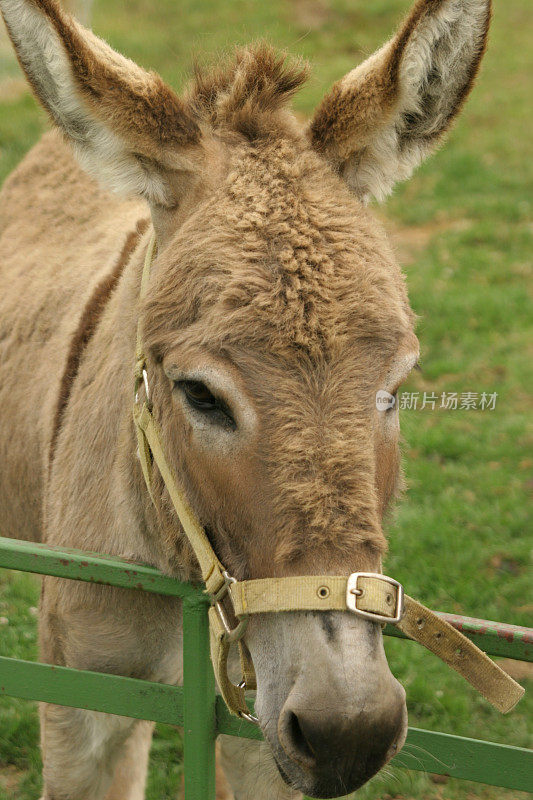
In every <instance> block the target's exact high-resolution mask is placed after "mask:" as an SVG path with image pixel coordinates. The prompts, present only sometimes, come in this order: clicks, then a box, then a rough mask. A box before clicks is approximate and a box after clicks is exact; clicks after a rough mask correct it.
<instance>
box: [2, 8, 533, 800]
mask: <svg viewBox="0 0 533 800" xmlns="http://www.w3.org/2000/svg"><path fill="white" fill-rule="evenodd" d="M408 5H409V3H408V2H407V0H330V1H329V2H327V0H323V2H320V0H311V2H305V0H298V1H297V2H296V1H295V2H288V0H270V2H268V3H259V2H252V0H231V2H226V3H224V4H222V3H220V2H215V0H181V2H179V3H177V2H175V0H172V2H171V0H159V1H158V2H157V3H156V4H154V3H153V2H149V1H148V0H134V1H133V0H130V1H129V2H128V3H126V2H125V1H124V0H122V1H120V0H108V2H106V3H104V2H103V0H100V2H97V4H96V10H95V19H94V27H95V29H96V30H97V31H98V32H99V33H101V34H103V35H104V36H105V37H106V38H107V39H108V40H109V41H110V42H111V43H112V44H113V45H114V46H115V47H117V48H119V49H121V50H123V51H124V52H126V53H127V54H128V55H129V56H130V57H132V58H134V59H136V60H138V61H140V62H141V63H142V64H143V65H144V66H147V67H153V68H156V69H158V70H159V71H160V72H161V73H162V74H163V76H164V77H165V78H166V79H167V80H169V81H170V82H171V83H172V84H173V85H174V86H176V87H177V88H179V87H180V86H182V85H183V83H184V81H185V80H186V77H187V74H188V70H189V67H190V65H191V63H192V61H193V59H194V57H195V56H196V55H200V56H203V55H204V54H208V55H209V54H213V53H215V52H216V51H218V50H221V49H227V48H229V47H230V46H231V45H232V44H233V43H235V42H246V41H249V40H250V39H253V38H257V37H259V36H267V37H268V38H269V39H271V40H272V41H273V42H274V43H276V44H278V45H280V46H282V47H287V48H288V49H289V50H290V51H291V52H292V53H295V54H301V55H303V56H305V57H307V58H309V59H310V60H311V62H312V64H313V68H314V71H313V76H312V78H311V80H310V82H309V84H308V86H307V87H306V88H305V90H304V91H303V92H302V94H301V95H300V96H299V97H298V99H297V102H296V105H297V108H298V110H299V111H301V112H303V113H309V112H310V111H311V110H312V109H313V107H314V106H315V105H316V103H317V102H318V101H319V99H320V97H321V95H322V93H323V91H324V90H325V88H326V87H327V86H328V85H329V84H330V83H331V81H333V80H334V79H336V78H337V77H339V76H340V75H342V74H343V73H344V72H346V71H348V70H349V69H351V68H352V67H353V65H354V64H355V63H356V62H357V61H359V60H360V59H361V58H362V57H363V56H364V55H365V54H367V53H370V52H372V50H374V49H375V48H376V47H377V46H379V45H380V44H381V42H382V41H383V40H384V39H385V38H386V37H387V36H388V35H389V34H390V32H391V31H392V30H393V28H394V26H395V24H396V23H397V21H398V19H399V16H400V15H401V13H402V12H403V11H404V10H405V9H406V8H407V7H408ZM529 21H530V3H529V0H507V2H505V3H503V2H500V3H496V9H495V14H494V22H493V30H492V37H491V44H490V48H489V52H488V54H487V56H486V59H485V64H484V68H483V71H482V75H481V77H480V79H479V81H478V83H477V86H476V89H475V91H474V93H473V95H472V98H471V99H470V101H469V103H468V104H467V107H466V109H465V111H464V113H463V115H462V117H461V120H460V122H459V123H458V125H457V126H456V128H455V129H454V131H453V133H452V135H451V136H450V138H449V141H448V143H447V144H446V146H445V147H444V148H443V149H442V150H441V151H440V152H439V153H438V154H437V155H436V156H434V157H433V159H431V160H430V161H429V162H427V164H426V165H424V167H423V168H422V169H421V170H419V171H418V173H417V174H416V176H415V177H414V179H413V180H411V181H410V182H409V183H407V184H405V185H403V186H401V187H399V188H398V189H397V191H396V193H395V194H394V196H393V197H392V198H391V199H390V201H389V202H388V203H387V204H385V206H384V207H382V209H380V211H379V213H380V215H381V214H383V216H384V217H385V218H386V219H387V220H388V221H389V222H388V224H389V226H390V228H391V231H392V233H393V235H395V236H397V239H398V247H399V250H400V252H401V254H402V255H403V256H404V261H405V264H406V273H407V278H408V284H409V291H410V297H411V302H412V305H413V308H414V309H415V311H416V312H417V313H418V314H419V316H420V323H419V331H418V332H419V338H420V340H421V344H422V366H423V372H422V373H420V374H419V373H417V374H416V375H415V376H414V377H413V378H412V379H411V382H410V384H409V386H407V387H405V390H406V391H411V390H413V391H415V390H416V391H420V392H424V391H428V392H431V391H434V392H436V393H437V394H438V395H440V393H441V392H443V391H446V392H450V391H458V392H464V391H477V392H482V391H487V392H497V393H498V399H497V404H496V408H495V410H494V411H483V412H481V411H444V410H435V411H404V412H402V427H403V434H404V439H405V471H406V476H407V481H408V485H409V491H408V493H407V495H406V497H405V499H404V501H403V503H402V504H401V505H400V507H399V509H398V512H397V514H396V516H395V518H394V520H392V521H391V524H390V555H389V557H388V560H387V564H386V571H387V572H388V573H389V574H392V575H394V576H395V577H397V578H398V579H399V580H401V581H403V582H404V584H405V585H406V587H407V590H408V592H409V593H410V594H412V595H414V596H415V597H419V598H420V599H422V600H423V601H424V602H426V603H427V604H429V605H431V606H432V607H434V608H439V609H442V610H447V611H451V612H456V613H464V614H467V615H469V616H478V617H485V618H489V619H491V618H492V619H497V620H505V621H507V622H513V623H516V624H524V625H527V624H529V625H531V610H532V604H531V603H532V600H531V595H530V594H529V595H528V572H527V570H528V567H529V563H528V558H529V550H530V547H531V536H530V530H531V528H530V524H531V523H530V519H529V518H528V508H529V506H528V490H529V489H530V488H531V468H532V466H533V460H532V457H531V438H532V437H531V433H532V431H531V425H530V418H531V417H530V414H531V401H530V398H531V395H532V390H533V386H532V378H531V369H530V364H531V355H532V353H531V349H528V348H530V342H531V313H530V310H529V308H528V297H527V288H528V281H529V286H531V277H530V254H531V243H532V242H531V238H532V237H531V226H530V224H529V223H528V220H530V219H531V210H532V209H531V186H532V178H533V166H532V165H533V152H532V150H533V144H532V140H531V136H530V135H529V132H528V131H529V128H530V127H531V125H530V124H529V125H528V124H527V122H528V119H527V117H526V109H527V108H528V98H529V96H530V91H531V79H530V75H531V74H532V71H533V48H532V47H531V36H530V34H529V30H530V29H529V28H528V23H529ZM0 47H1V45H0ZM16 75H17V67H16V65H14V63H13V60H12V59H11V58H10V57H9V55H8V53H7V51H6V49H5V48H3V49H0V178H3V177H5V175H7V174H8V173H9V171H10V170H11V169H12V168H13V167H14V166H15V164H16V163H17V162H18V161H19V160H20V158H21V157H22V155H23V154H24V153H25V152H26V151H27V149H28V148H29V147H30V146H31V144H32V143H33V142H35V141H36V139H37V138H38V136H39V134H40V132H41V131H42V130H43V129H44V128H45V125H46V122H45V117H44V114H43V113H42V112H41V111H39V110H38V108H37V106H36V104H35V102H34V101H33V100H32V98H31V97H30V96H29V94H27V93H23V94H20V93H16V92H12V91H7V90H6V83H5V81H6V78H10V79H12V78H13V76H16ZM528 90H529V91H528ZM421 245H423V246H421ZM528 311H529V313H528ZM37 597H38V584H37V582H36V581H35V580H34V579H33V578H31V577H30V576H24V575H16V574H9V575H8V574H5V573H4V574H2V576H1V577H0V617H3V618H5V619H7V620H8V624H3V625H0V654H2V655H11V656H18V657H23V658H35V657H36V656H37V645H36V620H35V616H34V613H32V612H31V608H34V607H35V606H36V605H37ZM386 646H387V650H388V654H389V658H390V662H391V666H392V668H393V671H394V672H395V674H397V675H398V677H399V678H400V679H401V681H402V683H403V684H404V686H405V687H406V689H407V694H408V701H409V711H410V721H411V724H412V725H416V726H418V727H427V728H433V729H435V730H443V731H447V732H451V733H457V734H462V735H467V736H473V737H480V738H490V739H493V740H497V741H502V742H505V743H508V744H516V745H521V746H527V745H528V744H530V741H528V734H527V730H526V719H527V715H528V713H529V716H530V718H531V711H532V701H531V692H529V693H528V694H526V698H525V700H523V701H522V703H521V704H520V706H519V707H518V708H517V710H516V711H514V712H513V713H512V715H511V716H508V717H502V716H500V715H499V714H498V713H497V712H495V711H493V710H492V709H491V708H490V707H489V705H488V704H487V703H486V702H485V701H483V700H482V699H481V698H480V697H479V696H478V695H477V694H476V693H475V692H474V691H473V690H471V689H470V687H469V686H467V685H466V684H465V683H464V682H463V681H462V680H461V679H460V678H459V677H457V676H456V675H455V674H454V673H452V672H451V671H450V670H448V669H446V668H445V667H444V666H443V665H442V664H441V663H440V662H439V661H438V660H437V659H436V658H434V657H432V656H430V655H428V654H426V653H425V652H423V651H422V650H421V649H420V648H418V647H417V646H415V645H412V644H409V643H405V642H400V641H396V640H390V641H388V642H387V645H386ZM530 688H531V685H530ZM400 758H401V757H400ZM180 759H181V742H180V738H179V734H178V733H177V732H176V731H174V730H173V729H171V728H168V727H164V726H159V727H158V729H157V733H156V737H155V739H154V746H153V750H152V758H151V769H150V779H149V789H148V794H147V797H148V798H149V800H164V798H169V799H170V798H175V797H177V795H178V793H179V787H180V781H181V760H180ZM39 768H40V767H39V753H38V721H37V712H36V708H35V705H34V704H31V703H25V702H20V701H16V700H2V701H1V704H0V800H8V798H9V800H13V798H14V800H30V799H31V800H35V798H37V797H38V796H39V787H40V777H39ZM3 786H4V787H5V788H2V787H3ZM518 795H519V793H516V792H505V791H503V790H500V789H490V788H488V787H483V786H480V785H476V784H468V783H464V782H462V783H461V782H458V781H452V780H450V781H448V782H447V783H446V784H435V783H433V781H432V780H431V777H430V776H427V775H425V774H423V773H415V772H405V771H403V770H401V769H399V768H394V769H392V775H388V776H387V775H386V776H384V777H381V776H378V777H377V778H375V779H374V780H373V781H371V783H370V784H369V785H368V786H367V787H366V788H364V789H363V790H362V791H361V792H360V793H359V794H358V797H361V798H364V800H377V798H381V799H382V800H384V798H407V797H409V798H417V800H422V798H424V799H426V798H427V800H455V799H457V800H459V799H461V800H470V798H486V799H487V800H503V798H506V799H508V800H511V798H513V800H514V799H515V798H517V797H518ZM524 797H526V795H524Z"/></svg>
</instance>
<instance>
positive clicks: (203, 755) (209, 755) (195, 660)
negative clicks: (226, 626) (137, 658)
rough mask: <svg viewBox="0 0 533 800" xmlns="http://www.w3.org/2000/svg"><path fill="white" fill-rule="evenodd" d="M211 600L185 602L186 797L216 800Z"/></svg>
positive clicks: (184, 711)
mask: <svg viewBox="0 0 533 800" xmlns="http://www.w3.org/2000/svg"><path fill="white" fill-rule="evenodd" d="M207 605H208V603H207V599H204V598H202V597H190V598H187V599H185V600H184V601H183V688H184V692H183V730H184V738H183V750H184V773H185V777H184V785H185V800H215V739H216V729H215V725H216V723H215V699H216V697H215V677H214V674H213V668H212V666H211V659H210V656H209V624H208V620H207Z"/></svg>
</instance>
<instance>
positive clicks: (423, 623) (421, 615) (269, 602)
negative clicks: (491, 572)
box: [133, 237, 524, 722]
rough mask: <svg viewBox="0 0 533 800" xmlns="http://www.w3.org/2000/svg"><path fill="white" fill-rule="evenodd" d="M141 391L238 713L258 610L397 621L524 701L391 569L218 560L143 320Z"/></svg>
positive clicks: (137, 411) (147, 464)
mask: <svg viewBox="0 0 533 800" xmlns="http://www.w3.org/2000/svg"><path fill="white" fill-rule="evenodd" d="M155 254H156V242H155V237H152V239H151V241H150V244H149V246H148V250H147V252H146V259H145V263H144V269H143V275H142V281H141V292H140V295H141V298H142V297H143V296H144V295H145V293H146V289H147V286H148V279H149V276H150V269H151V266H152V262H153V260H154V257H155ZM142 387H143V390H142ZM134 394H135V400H134V404H133V419H134V424H135V431H136V434H137V441H138V445H139V459H140V463H141V467H142V471H143V475H144V479H145V482H146V486H147V488H148V492H149V493H150V497H151V498H152V501H154V502H155V497H154V489H153V469H154V464H155V465H156V466H157V468H158V470H159V472H160V473H161V477H162V478H163V481H164V484H165V486H166V489H167V491H168V493H169V495H170V499H171V501H172V504H173V506H174V508H175V510H176V514H177V515H178V518H179V520H180V522H181V525H182V528H183V530H184V532H185V535H186V536H187V538H188V540H189V543H190V545H191V547H192V549H193V551H194V553H195V555H196V558H197V560H198V564H199V565H200V571H201V573H202V579H203V581H204V582H205V586H206V593H207V594H208V595H209V597H210V599H211V603H212V605H211V608H210V610H209V629H210V638H211V660H212V662H213V669H214V672H215V677H216V679H217V683H218V686H219V689H220V692H221V694H222V696H223V698H224V700H225V702H226V705H227V706H228V709H229V710H230V711H231V712H232V713H233V714H236V715H237V716H240V717H242V718H244V719H248V720H251V721H254V722H257V720H256V719H255V717H252V716H251V715H250V713H249V710H248V706H247V704H246V699H245V689H254V688H256V680H255V672H254V668H253V662H252V659H251V657H250V653H249V651H248V648H247V647H246V645H245V642H244V639H243V637H244V634H245V631H246V626H247V623H248V619H249V617H250V615H251V614H270V613H284V612H288V611H344V612H346V613H352V614H356V615H358V616H361V617H363V618H365V619H369V620H371V621H373V622H376V623H381V624H383V623H385V622H389V623H391V624H394V625H396V626H397V627H398V628H399V629H400V630H401V631H403V632H404V633H405V634H406V635H407V636H409V637H410V638H411V639H414V640H415V641H417V642H419V643H420V644H422V645H423V646H424V647H427V648H428V650H431V651H432V652H433V653H435V655H437V656H438V657H439V658H441V659H442V660H443V661H444V662H445V663H446V664H447V665H448V666H450V667H452V668H453V669H455V670H456V671H457V672H458V673H459V674H460V675H462V676H463V677H464V678H465V679H466V680H467V681H468V682H469V683H470V684H471V685H472V686H473V687H474V688H475V689H477V691H478V692H480V693H481V694H482V695H483V696H484V697H485V698H486V699H487V700H488V701H489V702H490V703H492V705H494V706H495V707H496V708H497V709H498V710H499V711H501V712H503V713H506V712H507V711H510V710H511V709H512V708H513V707H514V706H515V705H516V703H517V702H518V701H519V700H520V698H521V697H522V695H523V694H524V689H523V688H522V687H521V686H520V685H519V684H518V683H516V682H515V681H514V680H513V679H512V678H511V677H510V676H509V675H508V674H507V673H506V672H504V671H503V670H502V669H501V668H500V667H499V666H498V665H497V664H495V663H494V662H493V661H492V660H491V659H490V658H489V657H488V656H487V655H486V654H485V653H483V652H482V651H481V650H479V648H477V647H476V646H475V645H474V644H473V643H472V642H471V641H470V640H469V639H467V638H466V636H463V634H462V633H459V631H457V630H456V629H455V628H453V627H452V626H451V625H450V624H449V623H448V622H446V621H445V620H444V619H442V618H441V617H439V616H437V615H436V614H434V613H433V612H432V611H430V610H429V609H428V608H426V607H425V606H423V605H421V604H420V603H418V602H417V601H416V600H413V599H412V598H411V597H408V596H407V595H405V594H404V592H403V588H402V586H401V585H400V584H399V583H398V582H397V581H395V580H393V579H392V578H389V577H387V576H386V575H381V574H378V573H368V572H356V573H353V574H352V575H350V576H348V577H347V576H336V575H335V576H332V575H305V576H297V577H290V578H261V579H258V580H249V581H236V580H235V579H234V578H232V577H231V576H230V575H229V574H228V573H227V572H226V570H225V569H224V566H223V565H222V564H221V563H220V561H219V560H218V558H217V556H216V554H215V552H214V550H213V548H212V547H211V544H210V542H209V539H208V538H207V536H206V534H205V531H204V529H203V527H202V525H201V524H200V522H199V520H198V518H197V516H196V514H195V512H194V511H193V509H192V508H191V506H190V505H189V502H188V500H187V498H186V496H185V493H184V491H183V489H182V487H181V485H180V482H179V481H178V478H177V476H176V474H175V472H174V470H173V468H172V466H171V465H170V463H169V462H168V460H167V458H166V455H165V451H164V448H163V445H162V437H161V432H160V429H159V426H158V424H157V422H156V420H155V419H154V417H153V415H152V405H151V400H150V391H149V385H148V377H147V373H146V359H145V356H144V352H143V345H142V331H141V328H140V323H139V325H138V329H137V346H136V360H135V393H134ZM141 394H142V395H143V397H142V399H141ZM228 604H229V605H230V607H231V611H232V615H231V616H232V617H234V618H235V619H236V620H237V624H236V625H235V626H234V627H233V626H232V622H231V620H230V617H229V615H228V613H227V606H228ZM233 643H237V644H238V646H239V650H240V657H241V670H242V675H243V680H242V681H241V683H240V684H239V685H238V686H236V685H235V684H234V683H233V682H232V681H231V680H230V678H229V675H228V656H229V651H230V648H231V645H232V644H233Z"/></svg>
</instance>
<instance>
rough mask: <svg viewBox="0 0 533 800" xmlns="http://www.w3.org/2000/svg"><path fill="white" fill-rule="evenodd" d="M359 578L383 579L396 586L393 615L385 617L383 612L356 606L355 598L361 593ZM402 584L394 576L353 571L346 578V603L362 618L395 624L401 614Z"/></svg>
mask: <svg viewBox="0 0 533 800" xmlns="http://www.w3.org/2000/svg"><path fill="white" fill-rule="evenodd" d="M359 578H377V579H378V580H381V581H385V582H386V583H388V584H390V585H391V586H394V587H395V588H396V590H397V591H396V605H395V608H394V616H393V617H385V616H383V614H374V613H373V612H372V611H363V610H362V609H360V608H358V607H357V598H358V597H361V595H362V594H363V591H364V590H363V589H360V588H359V587H358V586H357V582H358V580H359ZM403 594H404V592H403V586H402V584H401V583H398V581H395V580H394V578H389V577H388V575H381V574H380V573H378V572H353V573H352V574H351V575H350V577H349V578H348V583H347V585H346V605H347V607H348V608H349V610H350V611H353V613H354V614H358V616H360V617H364V619H370V620H372V622H388V623H390V624H391V625H396V623H398V622H399V621H400V620H401V618H402V616H403Z"/></svg>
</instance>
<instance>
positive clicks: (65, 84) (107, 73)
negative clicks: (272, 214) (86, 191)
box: [0, 0, 200, 207]
mask: <svg viewBox="0 0 533 800" xmlns="http://www.w3.org/2000/svg"><path fill="white" fill-rule="evenodd" d="M0 9H1V11H2V15H3V17H4V20H5V23H6V25H7V29H8V32H9V35H10V37H11V40H12V42H13V44H14V46H15V49H16V51H17V56H18V59H19V61H20V63H21V65H22V67H23V69H24V71H25V73H26V75H27V77H28V80H29V82H30V83H31V85H32V87H33V89H34V91H35V93H36V95H37V97H38V98H39V100H40V101H41V103H42V104H43V106H44V107H45V108H46V109H47V111H48V112H49V113H50V115H51V116H52V118H53V119H54V121H55V122H56V123H57V125H59V127H60V128H61V129H62V130H63V132H64V133H65V134H66V136H67V138H68V139H69V140H70V141H71V142H72V144H73V145H74V149H75V151H76V154H77V156H78V158H79V160H80V162H81V164H82V166H83V167H84V168H85V169H86V170H87V171H88V172H89V173H91V174H92V175H94V176H95V177H96V178H98V179H99V180H100V181H102V182H103V183H104V184H105V185H107V186H108V187H109V188H111V189H114V190H116V191H119V192H121V193H126V194H138V195H142V196H143V197H145V198H146V200H147V201H148V202H149V203H150V204H151V205H152V206H166V207H172V206H174V205H176V202H177V198H176V196H175V191H176V190H175V189H173V188H172V187H173V186H174V187H175V185H176V181H175V180H172V174H173V173H176V172H177V171H179V172H181V171H189V170H192V169H193V163H194V160H195V159H194V155H195V154H196V155H197V153H198V145H199V143H200V129H199V127H198V125H197V123H196V122H195V120H194V119H193V118H192V115H191V113H190V111H188V109H187V108H186V106H185V104H184V103H183V101H182V100H180V98H179V97H177V95H176V94H174V92H173V91H172V89H170V88H169V87H168V86H167V85H166V84H165V83H164V82H163V81H162V80H161V78H160V77H159V76H158V75H156V74H155V73H148V72H145V71H144V70H143V69H141V68H140V67H138V66H137V65H136V64H134V63H133V62H131V61H129V60H128V59H126V58H124V57H123V56H121V55H119V54H118V53H116V52H115V51H114V50H112V49H111V48H110V47H109V46H108V45H107V44H106V43H105V42H103V41H102V40H101V39H98V38H97V37H96V36H95V35H94V34H93V33H91V32H90V31H88V30H86V29H85V28H83V27H82V26H81V25H80V24H79V23H78V22H76V21H75V20H74V18H73V17H71V16H70V15H69V14H67V13H65V12H64V11H63V10H62V9H61V8H60V6H59V3H58V2H57V1H56V0H0Z"/></svg>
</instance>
